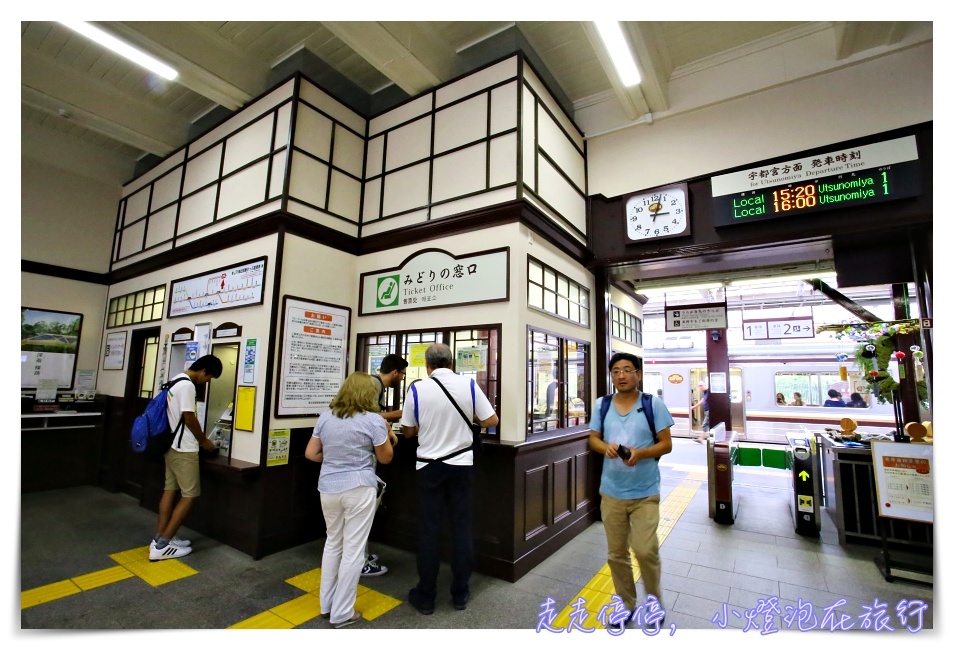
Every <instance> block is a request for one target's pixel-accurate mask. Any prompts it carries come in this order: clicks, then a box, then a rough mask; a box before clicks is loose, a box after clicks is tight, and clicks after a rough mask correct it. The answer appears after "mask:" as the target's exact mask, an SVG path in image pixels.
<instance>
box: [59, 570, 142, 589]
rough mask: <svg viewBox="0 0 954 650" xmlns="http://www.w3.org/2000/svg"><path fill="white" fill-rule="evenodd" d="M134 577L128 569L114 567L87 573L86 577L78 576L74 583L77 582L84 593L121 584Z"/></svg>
mask: <svg viewBox="0 0 954 650" xmlns="http://www.w3.org/2000/svg"><path fill="white" fill-rule="evenodd" d="M132 577H133V573H132V572H131V571H130V570H129V569H127V568H126V567H123V566H114V567H110V568H108V569H103V570H102V571H94V572H93V573H87V574H86V575H82V576H78V577H76V578H73V582H75V583H76V586H77V587H79V588H80V589H82V590H83V591H89V590H90V589H95V588H96V587H102V586H103V585H108V584H112V583H114V582H119V581H120V580H125V579H126V578H132Z"/></svg>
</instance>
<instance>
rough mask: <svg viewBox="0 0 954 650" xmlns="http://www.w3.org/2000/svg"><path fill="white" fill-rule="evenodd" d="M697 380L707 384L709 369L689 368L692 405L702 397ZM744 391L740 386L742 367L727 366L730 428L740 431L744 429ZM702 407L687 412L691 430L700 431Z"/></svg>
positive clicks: (703, 415) (703, 416)
mask: <svg viewBox="0 0 954 650" xmlns="http://www.w3.org/2000/svg"><path fill="white" fill-rule="evenodd" d="M699 382H702V383H704V384H706V385H707V386H708V384H709V371H708V369H707V368H691V369H690V370H689V400H690V401H689V405H690V406H692V405H693V404H695V403H696V402H698V401H699V399H700V398H701V397H702V393H701V392H700V390H699ZM744 394H745V391H744V390H743V386H742V369H741V368H731V367H730V368H729V413H730V417H731V418H732V430H733V431H738V432H739V433H742V432H744V431H745V400H744V399H743V397H742V396H743V395H744ZM705 415H706V414H705V412H704V411H703V410H702V409H695V410H693V411H692V412H691V413H690V414H689V424H690V428H691V429H692V430H693V431H702V422H703V420H704V419H705Z"/></svg>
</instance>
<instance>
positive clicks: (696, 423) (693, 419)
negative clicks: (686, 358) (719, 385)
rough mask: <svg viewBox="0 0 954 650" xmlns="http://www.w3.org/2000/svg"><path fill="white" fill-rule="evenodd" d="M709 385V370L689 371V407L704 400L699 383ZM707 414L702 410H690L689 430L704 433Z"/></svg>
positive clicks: (692, 369) (697, 369)
mask: <svg viewBox="0 0 954 650" xmlns="http://www.w3.org/2000/svg"><path fill="white" fill-rule="evenodd" d="M700 382H702V383H704V384H706V385H707V386H708V385H709V370H708V368H690V369H689V406H690V407H691V406H692V405H693V404H695V403H696V402H698V401H699V400H700V399H702V391H701V390H700V389H699V383H700ZM705 417H706V414H705V411H704V410H703V409H702V408H698V409H692V408H690V409H689V428H690V429H691V430H692V431H702V423H703V421H704V420H705Z"/></svg>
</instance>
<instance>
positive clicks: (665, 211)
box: [625, 183, 689, 242]
mask: <svg viewBox="0 0 954 650" xmlns="http://www.w3.org/2000/svg"><path fill="white" fill-rule="evenodd" d="M625 206H626V235H627V237H629V240H630V241H636V242H641V241H654V240H656V239H665V238H667V237H682V236H683V235H688V234H689V187H688V185H687V184H686V183H675V184H673V185H666V186H663V187H657V188H654V189H651V190H646V191H644V192H637V193H635V194H631V195H629V196H628V197H627V198H626V203H625Z"/></svg>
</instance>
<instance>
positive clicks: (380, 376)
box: [361, 354, 408, 578]
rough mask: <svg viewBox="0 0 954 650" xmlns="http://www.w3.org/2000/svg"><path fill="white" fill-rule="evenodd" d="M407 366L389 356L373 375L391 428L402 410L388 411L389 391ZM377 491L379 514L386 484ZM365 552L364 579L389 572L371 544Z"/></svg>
mask: <svg viewBox="0 0 954 650" xmlns="http://www.w3.org/2000/svg"><path fill="white" fill-rule="evenodd" d="M407 366H408V363H407V361H406V360H405V359H404V358H403V357H402V356H401V355H399V354H389V355H387V356H386V357H384V359H382V360H381V366H380V367H379V368H378V372H377V373H376V374H374V375H371V376H372V378H373V379H374V381H375V383H376V384H377V386H378V407H379V408H380V409H381V416H382V417H383V418H384V419H385V420H387V422H388V426H389V427H390V425H391V424H392V423H394V422H398V421H399V420H400V419H401V413H402V411H401V409H397V410H395V411H389V410H388V407H389V405H388V399H387V395H388V390H387V389H388V388H390V387H392V386H394V387H395V388H397V386H398V385H399V384H400V383H401V382H402V381H404V376H405V375H406V374H407ZM397 441H398V438H397V436H394V437H393V438H392V439H391V443H392V444H393V445H396V444H397ZM377 489H378V496H377V499H376V500H375V502H374V510H375V512H377V509H378V508H379V507H380V506H381V500H382V498H383V497H384V483H383V482H380V481H379V482H378V488H377ZM364 551H365V552H364V556H365V558H367V559H366V560H365V562H364V567H363V568H362V569H361V577H362V578H373V577H374V576H383V575H384V574H385V573H387V572H388V567H387V566H386V565H384V564H381V562H380V559H379V558H378V556H377V554H376V553H372V552H371V545H370V543H369V544H368V547H367V548H366V549H365V550H364Z"/></svg>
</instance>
